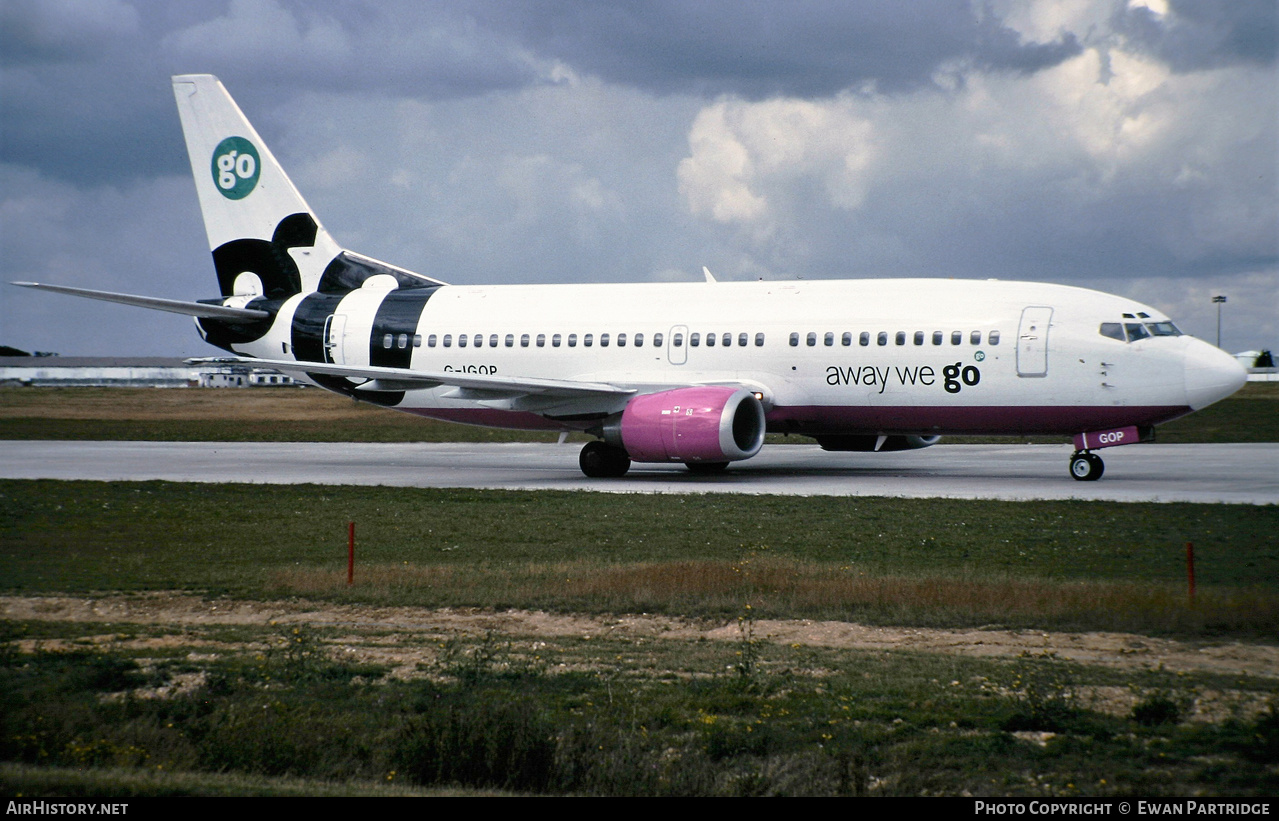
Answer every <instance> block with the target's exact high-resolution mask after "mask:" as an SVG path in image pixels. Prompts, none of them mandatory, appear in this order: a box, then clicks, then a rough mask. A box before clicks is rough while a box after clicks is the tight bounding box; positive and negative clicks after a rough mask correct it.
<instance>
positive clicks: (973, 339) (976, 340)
mask: <svg viewBox="0 0 1279 821" xmlns="http://www.w3.org/2000/svg"><path fill="white" fill-rule="evenodd" d="M968 341H969V342H970V343H971V344H973V345H980V344H981V331H973V332H972V334H971V335H970V336H969V337H968Z"/></svg>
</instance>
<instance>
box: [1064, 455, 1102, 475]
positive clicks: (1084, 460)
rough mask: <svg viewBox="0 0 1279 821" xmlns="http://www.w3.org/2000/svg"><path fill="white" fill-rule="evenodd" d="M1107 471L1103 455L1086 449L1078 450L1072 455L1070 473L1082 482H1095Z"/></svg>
mask: <svg viewBox="0 0 1279 821" xmlns="http://www.w3.org/2000/svg"><path fill="white" fill-rule="evenodd" d="M1105 472H1106V463H1105V462H1103V461H1101V457H1100V456H1098V455H1097V454H1095V453H1090V452H1089V451H1086V450H1081V451H1076V452H1075V454H1074V455H1073V456H1071V457H1070V475H1071V476H1072V477H1074V478H1075V479H1076V480H1077V481H1080V482H1095V481H1097V480H1098V479H1100V478H1101V474H1103V473H1105Z"/></svg>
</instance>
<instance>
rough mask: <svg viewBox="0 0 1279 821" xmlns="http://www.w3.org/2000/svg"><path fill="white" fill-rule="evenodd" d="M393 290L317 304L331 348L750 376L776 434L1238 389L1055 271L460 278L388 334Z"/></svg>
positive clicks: (545, 407) (480, 365)
mask: <svg viewBox="0 0 1279 821" xmlns="http://www.w3.org/2000/svg"><path fill="white" fill-rule="evenodd" d="M388 293H392V292H391V291H387V290H383V289H379V288H377V287H364V288H359V289H356V290H354V291H352V292H350V293H349V294H345V295H341V296H340V297H332V298H330V302H329V303H328V304H327V305H326V307H323V308H322V310H321V313H327V314H328V317H326V318H325V321H324V330H323V334H324V351H325V354H324V357H325V360H326V361H329V362H333V363H336V364H343V365H351V366H367V365H374V364H378V360H377V358H378V356H379V353H380V351H379V349H382V350H383V351H387V352H388V353H394V352H396V351H399V352H400V355H401V356H403V357H404V358H403V359H402V360H401V361H403V362H405V363H406V364H407V366H408V367H409V368H411V369H412V370H416V371H428V372H456V371H461V372H464V373H475V374H481V375H495V376H503V375H511V376H519V377H533V378H547V379H561V380H580V381H583V382H607V383H609V384H612V385H618V386H624V387H631V388H635V389H637V391H638V392H640V393H646V392H652V391H656V390H663V389H667V388H674V387H682V386H689V385H703V384H720V383H722V384H733V385H741V386H744V387H746V388H747V389H749V390H753V391H757V392H758V394H759V395H760V396H761V398H762V400H763V402H764V406H765V409H766V411H767V419H768V428H769V430H773V431H793V432H797V433H826V434H841V433H879V434H895V433H907V434H923V435H929V434H944V433H1007V434H1017V433H1036V432H1039V433H1078V432H1081V431H1088V430H1099V429H1106V428H1114V427H1120V426H1124V425H1153V424H1156V423H1158V422H1163V421H1166V420H1168V419H1172V418H1175V417H1177V416H1181V415H1183V414H1185V413H1188V412H1190V411H1191V410H1193V409H1197V408H1199V407H1202V406H1203V405H1206V404H1208V403H1210V402H1212V401H1216V400H1217V399H1219V398H1221V397H1222V396H1225V395H1228V394H1229V393H1231V392H1233V391H1234V390H1235V389H1237V388H1238V385H1239V379H1238V369H1237V368H1232V367H1230V365H1229V363H1226V362H1224V361H1222V362H1218V357H1220V358H1222V359H1223V360H1226V359H1229V357H1227V356H1226V355H1225V354H1223V353H1221V352H1220V351H1218V350H1216V349H1215V348H1213V347H1212V346H1209V345H1207V344H1205V343H1203V342H1201V341H1199V340H1197V339H1194V338H1192V337H1189V336H1184V335H1179V334H1175V329H1174V331H1173V334H1168V335H1155V336H1149V337H1147V338H1141V339H1135V340H1133V341H1128V340H1126V339H1124V338H1122V337H1123V334H1122V333H1120V337H1121V338H1119V339H1116V338H1112V337H1111V336H1104V335H1102V333H1101V331H1100V329H1101V327H1102V324H1103V323H1111V324H1112V325H1117V326H1119V327H1122V326H1123V325H1124V324H1125V323H1127V324H1137V325H1141V324H1143V323H1144V324H1145V325H1146V326H1148V327H1154V326H1156V325H1158V324H1159V323H1166V324H1167V326H1168V327H1171V324H1170V323H1169V321H1168V318H1167V317H1165V316H1163V315H1162V314H1161V313H1160V312H1158V311H1156V310H1155V309H1153V308H1151V307H1149V306H1145V305H1141V304H1139V303H1136V302H1134V301H1132V300H1130V299H1126V298H1123V297H1118V296H1113V295H1109V294H1104V293H1100V292H1097V291H1091V290H1086V289H1081V288H1074V287H1068V286H1060V285H1050V284H1041V283H1029V282H1001V281H992V280H987V281H966V280H933V279H881V280H814V281H795V282H747V283H732V282H724V283H716V282H707V283H696V284H635V285H495V286H456V285H454V286H443V287H439V288H437V289H433V290H431V291H430V292H429V298H428V297H427V296H426V294H425V293H424V294H423V295H422V299H423V304H422V306H421V308H420V314H415V313H414V311H412V310H410V311H408V314H409V315H411V316H413V317H415V318H414V319H413V321H412V322H411V323H410V325H409V326H405V327H399V328H394V329H392V330H393V331H394V332H391V333H387V332H386V330H387V327H386V326H385V322H383V325H382V326H378V319H377V317H378V312H379V308H380V307H381V306H382V304H383V302H384V300H386V298H387V295H388ZM412 293H414V292H413V291H412V290H410V291H407V292H403V291H402V292H399V294H400V296H399V298H401V299H406V300H409V299H410V297H409V296H408V295H409V294H412ZM308 296H313V295H295V296H294V297H291V298H290V299H289V300H288V301H287V302H286V303H285V304H284V305H283V306H282V308H281V310H280V312H279V315H278V317H277V319H276V321H275V323H274V324H273V326H272V328H271V330H270V332H268V333H267V334H266V335H265V336H263V337H262V338H261V339H258V340H256V341H254V342H251V343H246V344H241V345H236V346H234V347H235V350H237V351H238V352H241V353H244V354H248V355H252V356H257V357H263V358H268V359H271V358H274V359H278V358H280V357H281V354H282V353H283V354H285V355H286V356H295V355H296V352H295V351H294V347H295V346H294V344H293V343H294V342H295V341H296V339H297V338H298V337H297V330H296V329H295V327H294V326H295V324H297V323H295V318H294V313H295V311H297V309H298V306H299V305H300V304H301V303H302V301H303V300H304V299H306V298H307V297H308ZM410 301H411V300H410ZM311 310H312V313H313V314H314V309H311ZM401 313H402V314H403V313H404V312H403V311H402V312H401ZM311 324H312V326H315V325H316V320H315V317H314V316H313V317H312V322H311ZM708 336H713V337H714V344H713V345H708V344H707V340H708ZM462 340H465V344H462ZM588 340H589V341H588ZM303 358H304V359H314V360H315V361H320V360H319V359H318V358H317V357H315V356H314V354H312V355H311V356H304V357H303ZM1230 362H1231V363H1232V362H1233V360H1230ZM625 404H626V399H625V398H621V397H615V396H614V397H598V398H589V399H582V398H574V399H558V400H543V401H542V402H541V403H540V404H539V403H537V402H530V401H528V400H527V398H526V399H523V400H518V401H512V400H505V399H503V398H502V397H500V396H498V397H494V396H484V397H480V398H475V397H474V396H473V395H468V394H467V393H466V392H465V391H459V390H457V389H456V388H451V387H449V386H447V385H444V386H439V387H435V388H430V389H423V390H411V391H408V392H406V393H405V395H404V396H403V399H402V400H399V401H398V402H396V403H394V406H395V407H397V408H398V409H400V410H405V411H410V412H414V413H418V414H421V415H424V416H431V417H436V418H441V419H449V420H453V421H459V422H469V423H473V424H485V425H496V426H509V427H542V428H553V429H584V428H586V427H589V423H588V422H587V421H584V420H589V419H591V418H596V417H598V416H599V415H601V414H607V413H616V412H620V411H621V409H622V408H623V407H624V406H625Z"/></svg>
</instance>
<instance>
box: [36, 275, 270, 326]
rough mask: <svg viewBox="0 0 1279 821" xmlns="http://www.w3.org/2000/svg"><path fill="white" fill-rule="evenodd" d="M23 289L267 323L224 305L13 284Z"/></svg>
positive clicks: (252, 312) (260, 314)
mask: <svg viewBox="0 0 1279 821" xmlns="http://www.w3.org/2000/svg"><path fill="white" fill-rule="evenodd" d="M11 284H13V285H20V286H22V287H23V288H37V289H39V290H41V291H53V292H54V293H55V294H68V295H70V296H82V297H86V298H87V299H100V300H102V301H103V302H118V303H120V304H121V305H133V306H135V307H138V308H150V309H151V310H153V311H168V312H169V313H171V314H186V315H187V316H201V317H208V318H212V319H239V320H259V319H270V318H271V315H270V314H269V313H267V312H266V311H259V310H256V309H254V308H228V307H226V306H224V305H206V304H205V303H203V302H183V301H181V300H178V299H160V298H159V297H154V296H135V295H133V294H116V293H112V292H110V291H92V290H90V289H88V288H71V287H68V286H66V285H45V284H43V283H39V282H14V283H11Z"/></svg>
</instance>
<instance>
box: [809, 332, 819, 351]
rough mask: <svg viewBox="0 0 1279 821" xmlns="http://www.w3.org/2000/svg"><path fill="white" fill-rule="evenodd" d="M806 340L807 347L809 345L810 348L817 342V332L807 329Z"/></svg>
mask: <svg viewBox="0 0 1279 821" xmlns="http://www.w3.org/2000/svg"><path fill="white" fill-rule="evenodd" d="M807 342H808V347H810V348H811V347H813V346H814V345H816V344H817V332H816V331H809V332H808V339H807Z"/></svg>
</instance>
